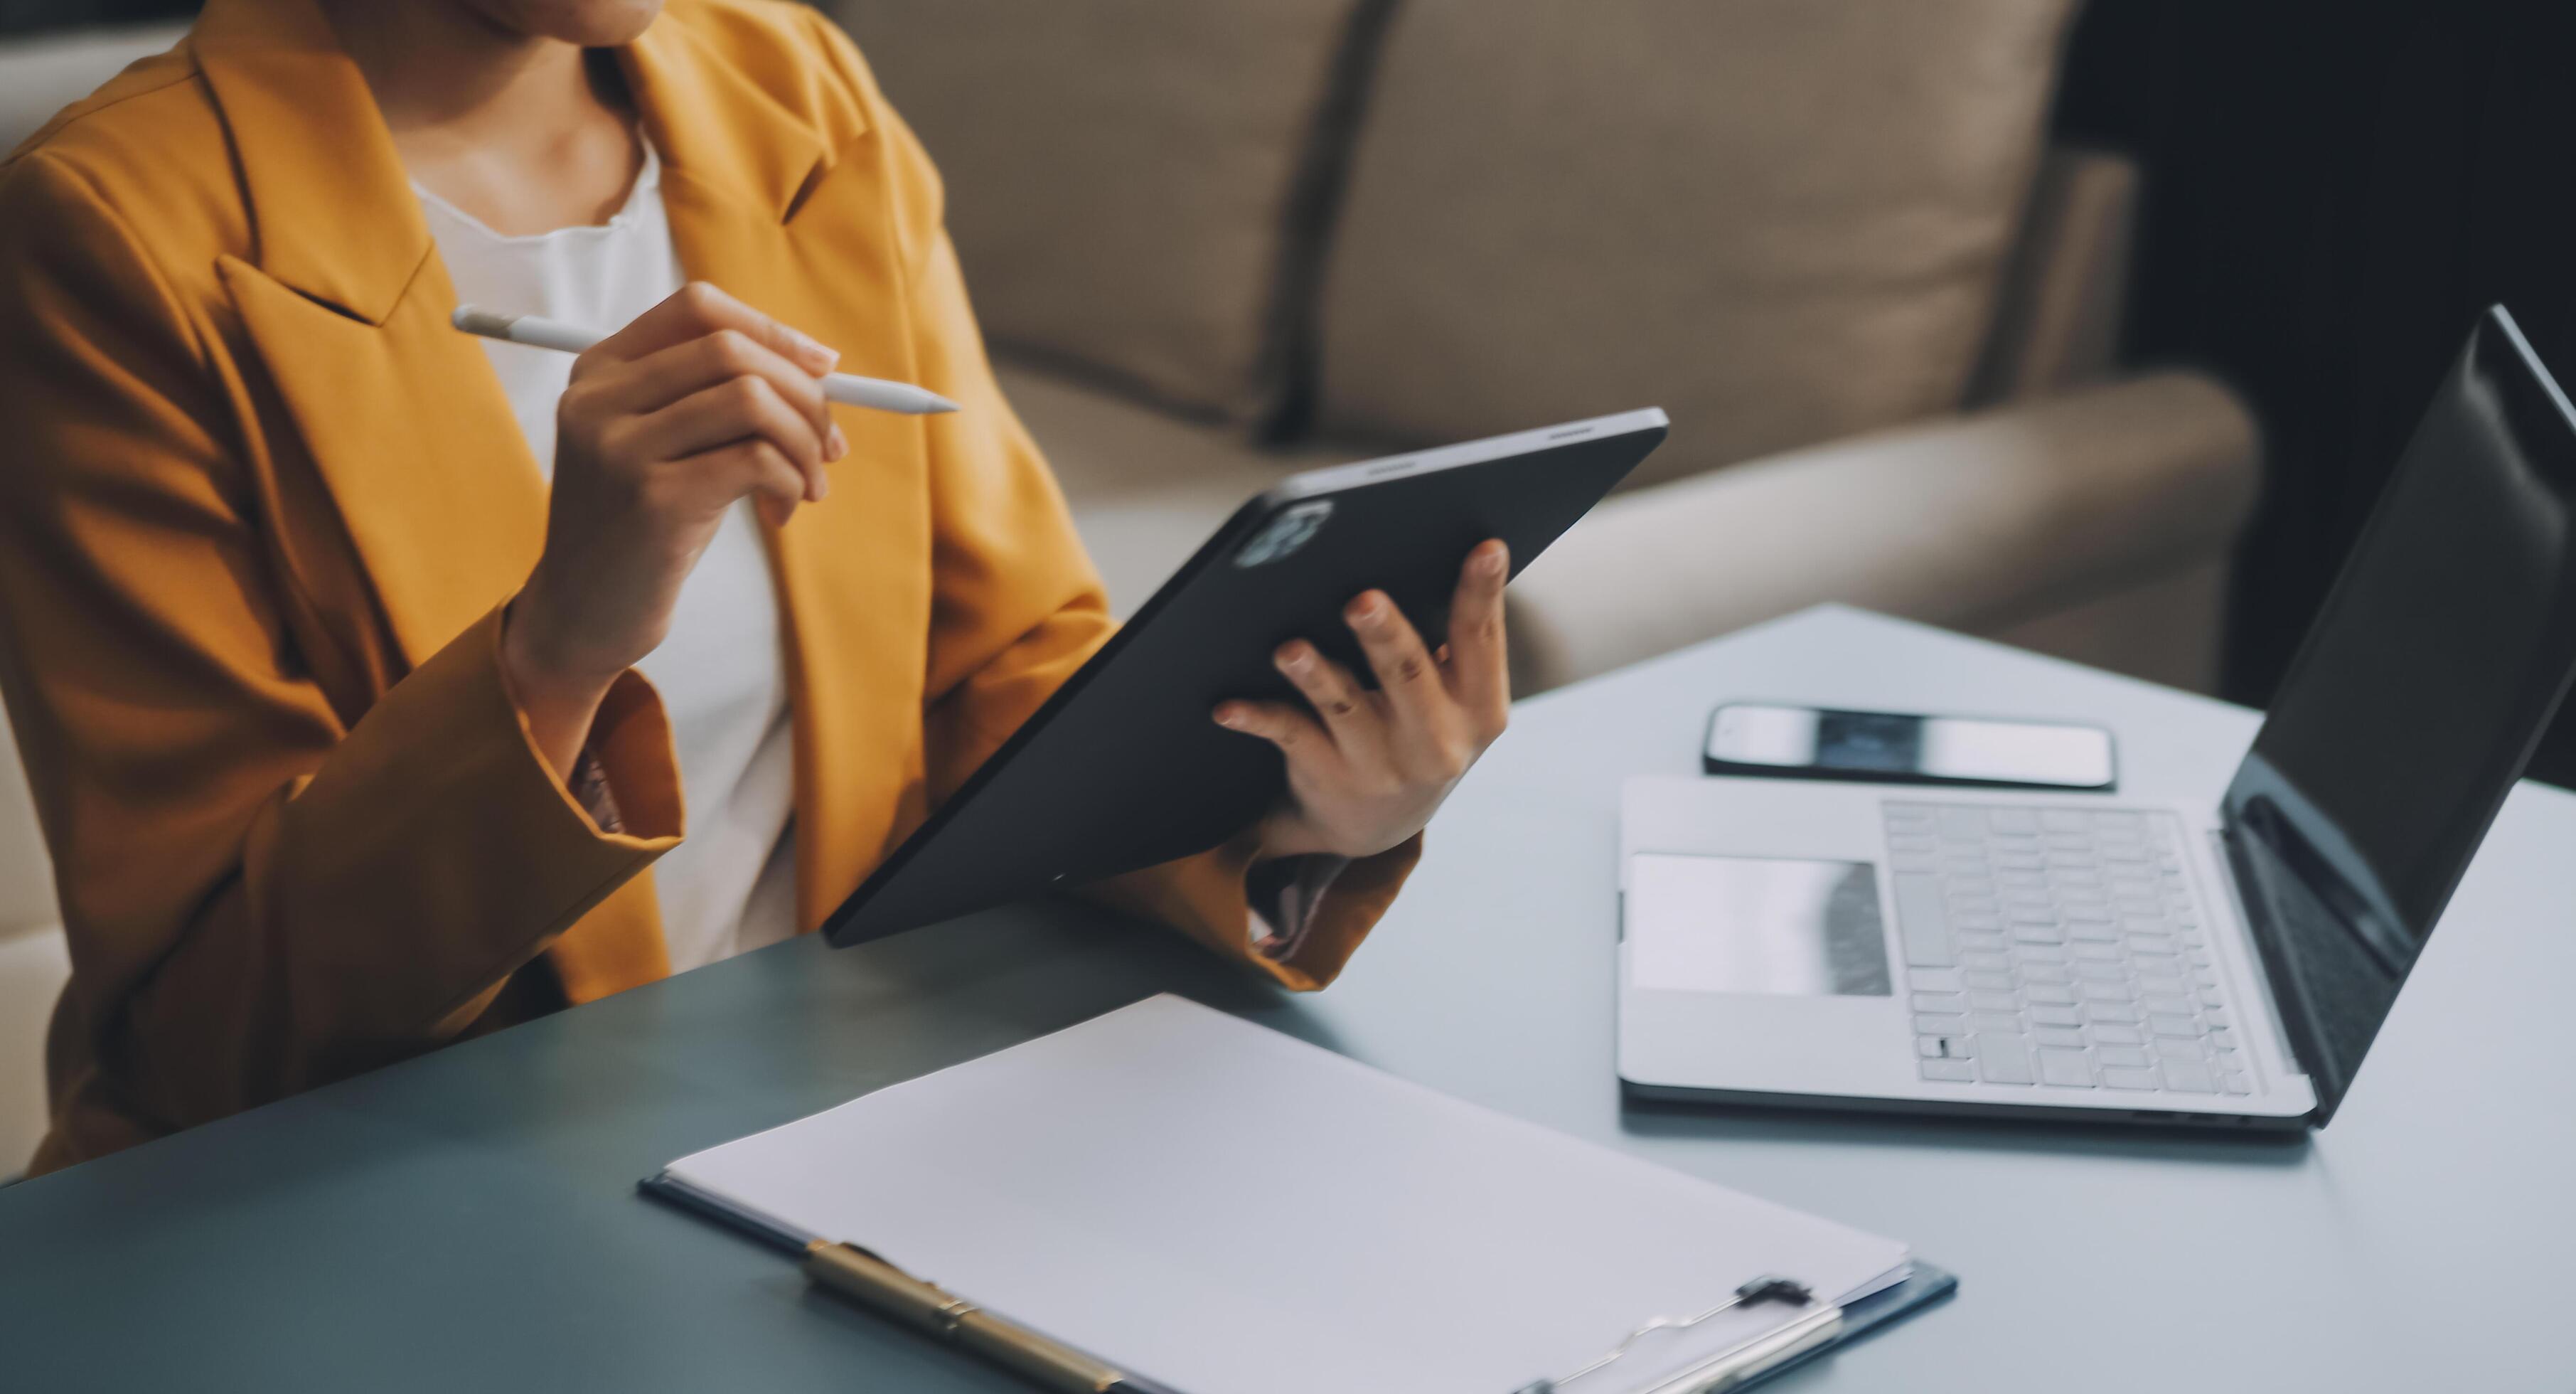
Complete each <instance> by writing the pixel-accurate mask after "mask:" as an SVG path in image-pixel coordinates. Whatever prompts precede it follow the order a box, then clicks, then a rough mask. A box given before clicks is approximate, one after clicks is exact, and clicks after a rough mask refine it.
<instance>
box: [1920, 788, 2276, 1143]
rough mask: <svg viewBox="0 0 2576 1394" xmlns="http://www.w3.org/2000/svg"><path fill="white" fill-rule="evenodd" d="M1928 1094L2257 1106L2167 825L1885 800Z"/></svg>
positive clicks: (2124, 813) (2070, 812)
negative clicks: (2222, 1100)
mask: <svg viewBox="0 0 2576 1394" xmlns="http://www.w3.org/2000/svg"><path fill="white" fill-rule="evenodd" d="M1886 812H1887V843H1888V852H1889V863H1890V866H1889V874H1890V879H1891V881H1892V883H1893V885H1894V888H1895V901H1896V919H1897V928H1898V931H1899V934H1900V936H1901V937H1902V939H1903V942H1904V946H1905V963H1906V985H1907V987H1908V989H1909V994H1908V996H1909V998H1910V1000H1911V1003H1912V1007H1913V1015H1914V1032H1915V1053H1916V1056H1917V1057H1918V1058H1917V1060H1916V1065H1917V1067H1918V1068H1919V1069H1920V1070H1921V1071H1922V1074H1923V1077H1924V1078H1925V1079H1934V1080H1949V1081H1957V1082H1960V1083H1973V1082H1978V1081H1983V1082H1985V1083H1988V1084H2051V1085H2060V1086H2064V1087H2067V1088H2074V1089H2104V1090H2139V1091H2145V1090H2168V1091H2173V1092H2178V1093H2185V1094H2247V1093H2251V1092H2252V1090H2253V1085H2252V1080H2251V1075H2250V1071H2249V1068H2248V1067H2247V1065H2246V1064H2245V1056H2244V1054H2243V1052H2242V1051H2241V1050H2240V1049H2239V1048H2238V1040H2237V1027H2236V1023H2235V1019H2234V1015H2233V1013H2231V1012H2230V1011H2229V1010H2228V1008H2227V1002H2226V999H2225V998H2224V997H2223V996H2222V995H2221V992H2220V988H2219V980H2218V967H2217V962H2216V960H2215V959H2213V958H2212V957H2211V956H2210V950H2209V941H2208V939H2207V937H2206V935H2205V933H2204V926H2203V925H2202V924H2201V919H2200V911H2199V909H2198V907H2197V906H2196V905H2195V904H2194V902H2193V899H2192V894H2191V885H2190V881H2189V873H2188V872H2186V871H2185V870H2184V865H2183V859H2182V849H2181V846H2180V844H2179V842H2178V841H2177V838H2178V836H2179V830H2178V828H2177V827H2176V824H2175V820H2174V819H2172V818H2171V817H2169V816H2165V815H2157V814H2147V813H2140V812H2136V811H2131V810H2121V809H2075V808H2004V807H1994V806H1988V805H1970V804H1937V803H1916V802H1910V801H1909V802H1890V803H1888V804H1887V805H1886Z"/></svg>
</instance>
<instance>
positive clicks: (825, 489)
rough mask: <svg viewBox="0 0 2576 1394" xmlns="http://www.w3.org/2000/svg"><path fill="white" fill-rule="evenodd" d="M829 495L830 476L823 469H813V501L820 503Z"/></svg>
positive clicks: (830, 487) (830, 491)
mask: <svg viewBox="0 0 2576 1394" xmlns="http://www.w3.org/2000/svg"><path fill="white" fill-rule="evenodd" d="M831 496H832V476H831V475H830V474H829V473H827V472H825V471H823V470H816V471H814V502H816V503H821V502H822V501H823V500H825V499H828V498H830V497H831Z"/></svg>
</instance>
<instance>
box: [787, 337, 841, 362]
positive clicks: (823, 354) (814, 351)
mask: <svg viewBox="0 0 2576 1394" xmlns="http://www.w3.org/2000/svg"><path fill="white" fill-rule="evenodd" d="M787 332H788V333H790V334H793V335H795V336H796V347H797V348H798V349H800V350H802V351H803V352H804V354H805V356H806V357H808V358H811V359H814V360H816V361H817V362H820V363H821V364H822V365H823V366H824V367H825V368H826V369H828V368H830V367H831V366H832V365H833V364H835V363H838V362H840V361H841V351H840V350H839V349H836V348H826V347H825V346H824V344H823V341H822V340H820V339H817V338H815V337H814V336H813V335H811V334H808V333H806V332H805V331H804V330H802V329H790V330H788V331H787Z"/></svg>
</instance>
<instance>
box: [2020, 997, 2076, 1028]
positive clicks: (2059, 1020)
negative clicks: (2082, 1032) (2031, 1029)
mask: <svg viewBox="0 0 2576 1394" xmlns="http://www.w3.org/2000/svg"><path fill="white" fill-rule="evenodd" d="M2030 1019H2031V1024H2033V1025H2035V1026H2081V1025H2083V1024H2084V1012H2083V1010H2082V1009H2081V1008H2077V1007H2058V1006H2051V1005H2050V1004H2048V1003H2045V1002H2041V1003H2034V1004H2033V1005H2032V1006H2031V1008H2030Z"/></svg>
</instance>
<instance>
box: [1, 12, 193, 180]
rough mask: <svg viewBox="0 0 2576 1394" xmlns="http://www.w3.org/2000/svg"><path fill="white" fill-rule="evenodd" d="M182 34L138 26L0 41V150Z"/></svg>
mask: <svg viewBox="0 0 2576 1394" xmlns="http://www.w3.org/2000/svg"><path fill="white" fill-rule="evenodd" d="M187 32H188V26H187V25H185V24H139V25H134V26H132V27H130V28H128V27H120V28H112V29H78V30H74V31H72V32H70V33H67V34H46V35H43V36H41V37H37V38H20V39H10V40H7V41H5V42H0V151H5V150H10V149H14V148H16V146H17V144H18V142H20V141H22V140H25V139H26V138H27V137H29V136H31V135H34V134H35V133H36V128H37V127H39V126H42V125H44V124H45V123H46V122H47V121H50V120H52V119H53V118H54V113H55V112H58V111H60V110H62V109H63V108H64V107H67V106H70V105H71V104H72V103H74V102H77V101H79V100H80V99H81V98H83V97H86V96H88V95H89V94H90V93H92V92H94V91H96V90H98V88H99V86H100V85H101V84H102V83H105V82H106V81H107V80H108V79H109V78H112V77H114V76H116V75H117V74H118V73H119V72H121V71H123V70H124V68H125V66H126V65H127V64H129V63H133V62H135V61H137V60H139V59H144V58H149V57H151V56H152V55H153V54H156V53H160V52H163V51H165V50H167V49H168V48H169V47H170V46H171V45H173V44H175V43H177V42H179V39H180V36H182V35H184V34H186V33H187Z"/></svg>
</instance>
